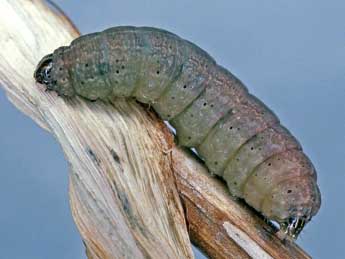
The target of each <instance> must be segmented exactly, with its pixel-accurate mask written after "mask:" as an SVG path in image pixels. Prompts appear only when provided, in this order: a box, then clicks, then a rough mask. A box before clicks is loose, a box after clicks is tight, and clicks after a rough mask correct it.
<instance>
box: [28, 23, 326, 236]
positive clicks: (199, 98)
mask: <svg viewBox="0 0 345 259" xmlns="http://www.w3.org/2000/svg"><path fill="white" fill-rule="evenodd" d="M34 77H35V78H36V81H37V82H39V83H41V84H45V85H46V86H47V90H53V91H56V92H57V93H58V94H59V95H61V96H64V97H69V98H72V97H73V96H76V95H79V96H82V97H84V98H86V99H89V100H97V99H102V100H107V98H109V97H112V96H120V97H135V98H136V99H137V100H138V101H140V102H142V103H149V104H150V105H152V106H153V108H154V109H155V110H156V112H157V113H158V114H159V115H160V116H161V118H162V119H164V120H168V121H169V122H170V123H171V124H172V125H173V126H174V127H175V129H176V132H177V134H176V135H177V139H178V142H179V144H180V145H182V146H186V147H194V148H195V149H196V150H197V151H198V154H199V155H200V157H201V158H202V159H203V160H204V161H205V164H206V166H207V167H208V169H209V171H210V172H211V173H212V174H216V175H219V176H221V177H223V179H224V180H225V181H226V182H227V185H228V187H229V190H230V192H231V193H232V194H233V195H235V196H237V197H240V198H243V199H244V200H245V201H246V202H247V203H248V204H249V205H251V206H252V207H254V208H255V209H256V210H257V211H259V212H261V213H262V214H263V215H264V216H265V217H266V218H268V219H270V220H274V221H276V222H278V223H279V224H280V227H281V228H280V232H283V238H288V239H295V238H297V236H298V234H299V233H300V232H301V230H302V229H303V227H304V225H305V224H306V223H307V222H308V221H310V219H311V217H312V216H314V215H315V214H316V213H317V211H318V210H319V208H320V204H321V197H320V192H319V189H318V186H317V183H316V172H315V169H314V167H313V165H312V163H311V162H310V160H309V159H308V158H307V156H306V155H305V154H304V153H303V151H302V148H301V146H300V144H299V143H298V141H297V140H296V139H295V138H294V137H293V136H292V135H291V133H290V132H289V131H288V130H287V129H285V128H284V127H283V126H282V125H281V124H280V123H279V119H278V118H277V117H276V115H275V114H274V113H273V112H272V111H271V110H270V109H269V108H267V107H266V106H265V105H264V104H263V103H262V102H260V101H259V100H258V99H256V98H255V97H254V96H253V95H251V94H250V93H249V92H248V90H247V88H246V87H245V86H244V85H243V84H242V83H241V82H240V81H239V80H238V79H237V78H236V77H235V76H234V75H232V74H231V73H230V72H229V71H227V70H226V69H225V68H222V67H221V66H219V65H218V64H216V62H215V61H214V60H213V59H212V57H210V56H209V55H208V54H207V53H206V52H205V51H203V50H202V49H200V48H199V47H197V46H196V45H194V44H192V43H190V42H188V41H186V40H183V39H181V38H179V37H178V36H176V35H174V34H172V33H170V32H167V31H164V30H160V29H155V28H148V27H141V28H137V27H114V28H110V29H108V30H106V31H103V32H100V33H93V34H89V35H85V36H81V37H80V38H78V39H76V40H74V41H73V42H72V43H71V45H70V46H68V47H60V48H58V49H57V50H55V51H54V53H53V54H49V55H47V56H46V57H44V58H43V59H42V61H41V62H40V63H39V64H38V66H37V70H36V71H35V74H34Z"/></svg>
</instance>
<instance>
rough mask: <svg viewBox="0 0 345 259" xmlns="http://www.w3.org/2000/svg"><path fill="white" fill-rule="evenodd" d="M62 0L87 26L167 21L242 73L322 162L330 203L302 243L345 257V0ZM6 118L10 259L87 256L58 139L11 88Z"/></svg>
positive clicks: (2, 190)
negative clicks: (13, 100)
mask: <svg viewBox="0 0 345 259" xmlns="http://www.w3.org/2000/svg"><path fill="white" fill-rule="evenodd" d="M55 2H56V3H58V4H59V5H60V6H61V8H62V9H63V10H64V11H65V12H66V13H67V14H68V15H69V16H70V17H71V18H72V20H73V21H74V22H75V24H76V25H77V27H78V28H80V30H81V32H82V33H88V32H92V31H99V30H102V29H105V28H107V27H110V26H115V25H125V24H126V25H128V24H130V25H148V26H155V27H162V28H165V29H168V30H170V31H173V32H175V33H177V34H178V35H180V36H182V37H184V38H186V39H189V40H191V41H193V42H195V43H196V44H198V45H199V46H201V47H202V48H204V49H205V50H207V51H208V52H209V53H210V54H211V55H212V56H213V57H214V58H215V59H216V60H217V61H218V63H220V64H222V65H224V66H225V67H227V68H228V69H230V70H231V71H232V72H233V73H234V74H235V75H237V76H238V77H239V78H240V79H241V80H242V81H243V82H244V83H245V84H246V85H247V86H248V87H249V89H250V91H251V92H252V93H254V94H255V95H257V96H258V97H259V98H260V99H261V100H263V101H264V102H265V103H266V104H268V106H269V107H271V108H272V110H274V111H275V112H276V113H277V114H278V115H279V117H280V118H281V121H282V122H283V124H284V125H286V126H287V128H289V129H290V130H291V131H292V132H293V133H294V134H295V135H296V137H297V138H298V139H299V140H300V142H301V143H302V145H303V147H304V149H305V151H306V153H307V154H308V155H309V156H310V157H311V159H312V160H313V162H314V164H315V166H316V168H317V169H318V174H319V178H318V179H319V184H320V188H321V191H322V199H323V200H322V201H323V204H322V208H321V211H320V212H319V214H318V215H317V216H316V217H315V218H314V219H313V221H312V222H311V223H310V224H309V225H308V226H307V227H306V229H305V231H304V232H303V233H302V235H301V237H300V238H299V240H298V243H299V244H300V245H301V246H302V247H303V248H304V249H305V250H306V251H308V252H309V253H310V254H311V255H313V256H314V257H315V258H334V259H336V258H339V259H340V258H345V252H344V249H345V247H344V246H345V243H344V238H343V236H344V232H345V227H344V219H345V209H344V201H343V197H344V195H345V184H344V183H345V175H344V173H345V170H344V169H345V162H344V161H345V156H344V155H345V152H344V132H345V120H344V111H345V105H344V99H345V89H344V87H345V86H344V83H345V64H344V60H345V18H344V13H345V1H343V0H339V1H336V0H334V1H316V0H313V1H312V0H305V1H300V0H289V1H282V0H270V1H268V0H261V1H234V0H231V1H230V0H223V1H213V2H211V1H186V0H184V1H182V0H178V1H176V0H175V1H162V0H160V1H158V0H137V1H130V0H126V1H119V0H102V1H91V0H83V1H76V0H74V1H71V0H69V1H67V0H56V1H55ZM0 118H1V124H0V147H1V149H0V164H1V174H2V177H1V181H0V204H1V209H2V210H1V213H0V233H1V235H0V244H1V245H0V248H1V255H0V257H1V259H2V258H6V259H7V258H11V259H15V258H27V259H30V258H35V259H41V258H42V259H44V258H86V257H85V255H84V249H83V246H82V243H81V241H80V238H79V236H78V232H77V230H76V228H75V226H74V224H73V221H72V218H71V216H70V211H69V205H68V195H67V164H66V162H65V161H64V158H63V154H62V151H61V149H60V147H59V145H58V144H57V143H56V142H55V140H54V139H53V138H52V136H50V135H49V134H47V133H46V132H44V131H43V130H42V129H40V128H39V127H38V126H37V125H35V124H34V123H33V122H32V121H31V120H30V119H28V118H26V117H25V116H24V115H22V114H21V113H20V112H18V111H17V110H16V109H15V108H14V107H13V106H12V105H11V104H10V103H9V102H8V101H7V100H6V98H5V97H4V94H3V92H2V91H0ZM198 258H201V256H200V255H199V257H198Z"/></svg>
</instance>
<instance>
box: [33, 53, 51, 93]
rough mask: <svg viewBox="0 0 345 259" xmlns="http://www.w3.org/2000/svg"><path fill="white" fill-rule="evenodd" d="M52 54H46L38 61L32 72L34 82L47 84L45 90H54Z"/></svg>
mask: <svg viewBox="0 0 345 259" xmlns="http://www.w3.org/2000/svg"><path fill="white" fill-rule="evenodd" d="M52 67H53V55H52V54H48V55H46V56H45V57H43V58H42V60H41V61H40V63H38V65H37V68H36V70H35V73H34V78H35V79H36V82H38V83H40V84H44V85H46V86H47V90H54V81H53V79H52V75H51V72H52Z"/></svg>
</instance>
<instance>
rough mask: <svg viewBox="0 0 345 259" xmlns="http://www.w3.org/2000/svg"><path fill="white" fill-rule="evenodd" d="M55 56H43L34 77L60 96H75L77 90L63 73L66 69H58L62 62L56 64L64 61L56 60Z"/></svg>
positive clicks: (48, 89)
mask: <svg viewBox="0 0 345 259" xmlns="http://www.w3.org/2000/svg"><path fill="white" fill-rule="evenodd" d="M58 51H60V49H59V50H58ZM54 56H55V54H48V55H46V56H45V57H43V58H42V60H41V61H40V62H39V63H38V65H37V68H36V70H35V72H34V78H35V79H36V82H37V83H40V84H44V85H45V86H46V87H47V89H46V90H47V91H55V92H56V93H57V94H58V95H60V96H65V97H73V96H74V95H75V91H74V89H73V87H72V85H71V83H70V82H69V80H66V76H65V75H63V74H62V73H64V71H60V70H61V69H57V66H58V65H59V67H60V68H61V64H55V63H56V62H58V63H59V62H60V63H61V62H62V61H61V60H54Z"/></svg>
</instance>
